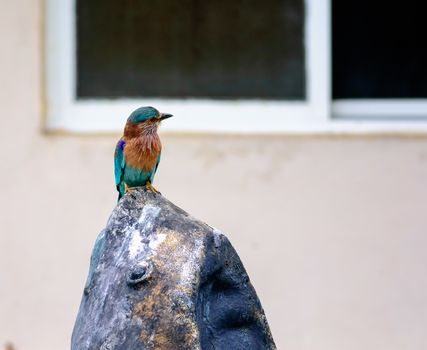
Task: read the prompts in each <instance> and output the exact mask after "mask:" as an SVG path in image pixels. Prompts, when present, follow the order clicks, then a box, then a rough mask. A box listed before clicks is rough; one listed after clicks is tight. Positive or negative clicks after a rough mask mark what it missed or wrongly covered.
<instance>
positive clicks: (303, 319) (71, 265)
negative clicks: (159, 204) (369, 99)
mask: <svg viewBox="0 0 427 350" xmlns="http://www.w3.org/2000/svg"><path fill="white" fill-rule="evenodd" d="M0 8H1V11H0V33H1V35H0V50H1V51H0V77H1V83H2V85H1V95H0V106H1V117H0V118H1V128H0V147H1V163H2V166H1V173H0V193H1V198H2V200H1V203H0V228H1V232H0V248H1V254H0V296H1V297H0V343H4V342H6V341H11V342H13V343H14V344H15V345H16V347H17V349H18V350H42V349H43V350H46V349H54V350H56V349H66V348H68V347H69V338H70V333H71V330H72V326H73V323H74V318H75V316H76V313H77V309H78V305H79V301H80V296H81V292H82V287H83V284H84V280H85V278H86V273H87V269H88V259H89V254H90V251H91V249H92V245H93V242H94V240H95V237H96V235H97V233H98V232H99V231H100V230H101V228H102V227H103V225H104V224H105V222H106V220H107V218H108V215H109V213H110V211H111V209H112V208H113V206H114V204H115V199H116V193H115V189H114V185H113V168H112V153H113V147H114V142H115V140H116V139H117V136H114V137H108V136H91V137H78V136H58V135H57V136H53V135H51V136H46V135H43V134H42V133H40V128H41V113H40V111H41V102H40V101H41V99H40V95H41V91H40V86H41V72H40V67H41V55H40V46H41V43H40V22H41V19H40V9H39V4H38V2H37V1H34V0H15V1H5V0H3V1H1V2H0ZM172 112H173V111H172ZM162 136H163V137H162V139H163V143H164V155H163V160H162V164H161V166H160V168H159V172H158V177H157V181H156V184H157V186H158V188H159V189H160V190H161V191H162V192H163V194H164V195H165V196H167V197H168V198H169V199H170V200H172V201H174V202H175V203H176V204H178V205H180V206H181V207H182V208H184V209H185V210H187V211H189V212H191V213H192V214H193V215H195V216H197V217H199V218H201V219H203V220H205V221H207V222H209V223H210V224H212V225H214V226H216V227H218V228H220V229H221V230H223V231H224V232H225V233H227V235H228V236H229V238H230V239H231V241H232V242H233V244H234V245H235V247H236V249H237V250H238V252H239V253H240V255H241V258H242V260H243V262H244V263H245V265H246V267H247V269H248V271H249V275H250V276H251V279H252V281H253V283H254V285H255V287H256V289H257V291H258V293H259V296H260V298H261V301H262V303H263V305H264V308H265V310H266V313H267V317H268V319H269V322H270V325H271V328H272V331H273V335H274V338H275V340H276V342H277V345H278V348H279V349H288V350H302V349H304V350H331V349H332V350H333V349H348V350H352V349H354V350H360V349H364V350H370V349H372V350H378V349H388V350H393V349H396V350H398V349H399V350H401V349H411V350H425V349H426V348H427V332H426V329H427V299H426V295H427V263H426V262H427V256H426V255H427V254H426V245H427V235H426V227H427V215H426V198H427V139H426V138H409V137H406V138H398V137H369V138H366V137H290V136H286V135H284V136H275V137H269V136H263V137H258V136H247V137H246V136H245V137H243V136H236V137H232V136H221V135H218V136H205V135H196V136H184V135H181V136H180V135H175V136H174V135H162ZM1 346H2V344H0V349H1Z"/></svg>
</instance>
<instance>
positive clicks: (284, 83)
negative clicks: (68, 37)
mask: <svg viewBox="0 0 427 350" xmlns="http://www.w3.org/2000/svg"><path fill="white" fill-rule="evenodd" d="M76 11H77V97H78V98H107V97H109V98H111V97H113V98H114V97H171V98H185V97H207V98H217V99H234V98H262V99H278V100H304V99H305V95H306V92H305V85H306V84H305V54H304V0H262V1H260V0H246V1H230V0H179V1H178V0H175V1H169V0H150V1H148V0H139V1H135V0H122V1H117V0H91V1H87V0H77V5H76Z"/></svg>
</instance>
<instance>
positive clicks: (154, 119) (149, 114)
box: [128, 107, 172, 124]
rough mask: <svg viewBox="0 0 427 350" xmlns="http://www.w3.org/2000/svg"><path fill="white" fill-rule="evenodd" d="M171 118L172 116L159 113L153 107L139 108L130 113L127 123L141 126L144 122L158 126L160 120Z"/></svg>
mask: <svg viewBox="0 0 427 350" xmlns="http://www.w3.org/2000/svg"><path fill="white" fill-rule="evenodd" d="M170 117H172V114H168V113H160V112H159V111H158V110H157V109H155V108H154V107H140V108H138V109H136V110H135V111H133V112H132V114H131V115H130V116H129V118H128V122H131V123H132V124H141V123H146V122H151V123H156V124H159V123H160V122H161V121H162V120H164V119H167V118H170Z"/></svg>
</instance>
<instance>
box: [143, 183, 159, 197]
mask: <svg viewBox="0 0 427 350" xmlns="http://www.w3.org/2000/svg"><path fill="white" fill-rule="evenodd" d="M145 188H146V189H147V190H150V191H151V192H153V193H158V194H161V193H160V192H159V191H157V190H156V189H155V187H154V186H153V185H152V184H151V182H150V181H147V183H146V184H145Z"/></svg>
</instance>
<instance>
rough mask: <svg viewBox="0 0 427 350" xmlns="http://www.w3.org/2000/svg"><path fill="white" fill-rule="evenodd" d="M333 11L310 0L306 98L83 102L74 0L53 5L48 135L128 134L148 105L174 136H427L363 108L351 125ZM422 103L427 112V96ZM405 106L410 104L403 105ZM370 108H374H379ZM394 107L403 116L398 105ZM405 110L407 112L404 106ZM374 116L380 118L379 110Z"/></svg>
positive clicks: (53, 0)
mask: <svg viewBox="0 0 427 350" xmlns="http://www.w3.org/2000/svg"><path fill="white" fill-rule="evenodd" d="M330 6H331V0H305V23H304V25H305V37H304V42H305V65H306V89H307V90H306V100H305V101H275V100H271V101H269V100H257V99H250V100H246V99H238V100H211V99H199V98H188V99H170V98H147V99H145V98H141V99H140V98H136V99H131V98H119V99H84V100H78V99H77V98H76V74H75V73H76V55H75V52H76V50H75V49H76V35H75V33H76V30H75V25H76V20H75V14H76V11H75V0H46V26H45V38H46V41H45V64H46V67H45V71H46V87H45V88H46V99H47V118H46V125H45V127H46V129H47V130H49V131H58V130H64V131H67V132H77V133H93V132H118V131H121V130H122V129H123V124H124V121H125V119H126V117H127V115H128V114H129V113H130V112H131V111H132V110H134V109H135V108H137V107H139V106H141V105H153V106H155V107H156V108H158V109H159V110H161V111H165V112H170V113H173V114H174V115H176V116H177V118H172V119H171V120H170V121H169V120H168V122H167V123H164V125H163V126H162V129H163V130H165V131H172V132H228V133H283V132H291V133H292V132H296V133H301V132H302V133H307V132H308V133H317V132H321V133H322V132H328V133H329V132H332V133H341V132H350V133H353V132H356V133H357V132H363V133H366V132H378V131H380V132H384V131H386V132H387V131H391V132H396V131H398V132H401V131H404V132H420V131H422V132H427V121H425V120H422V119H420V120H417V121H410V122H409V121H407V120H399V121H397V120H393V121H384V120H371V121H369V120H367V121H365V120H361V118H362V117H363V116H365V117H366V114H364V113H362V111H363V110H366V108H365V109H363V108H362V109H360V113H358V114H357V115H354V113H350V114H352V115H351V117H352V119H351V120H346V117H348V116H350V115H349V113H348V112H353V109H354V105H355V104H357V103H358V102H357V101H354V100H350V101H332V97H331V77H332V76H331V73H332V72H331V21H330V16H331V8H330ZM365 102H366V101H365ZM410 103H412V102H410ZM418 103H419V104H421V105H422V106H423V107H426V111H427V99H426V100H421V101H418ZM365 104H366V103H365ZM406 105H407V104H406ZM399 106H403V105H402V104H401V103H400V104H399ZM369 108H370V107H369ZM369 108H367V109H368V111H372V108H371V109H369ZM412 109H413V110H416V108H412ZM388 110H391V111H394V112H396V111H397V110H396V109H395V108H388ZM399 110H400V111H402V109H401V108H400V109H399ZM358 111H359V110H358ZM374 114H375V116H377V115H380V114H381V113H378V111H377V112H375V113H374ZM383 115H387V113H385V114H384V113H383ZM393 115H396V113H394V114H393ZM406 115H407V114H405V116H406ZM375 116H374V117H375ZM341 117H342V118H341ZM353 117H354V118H353Z"/></svg>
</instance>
